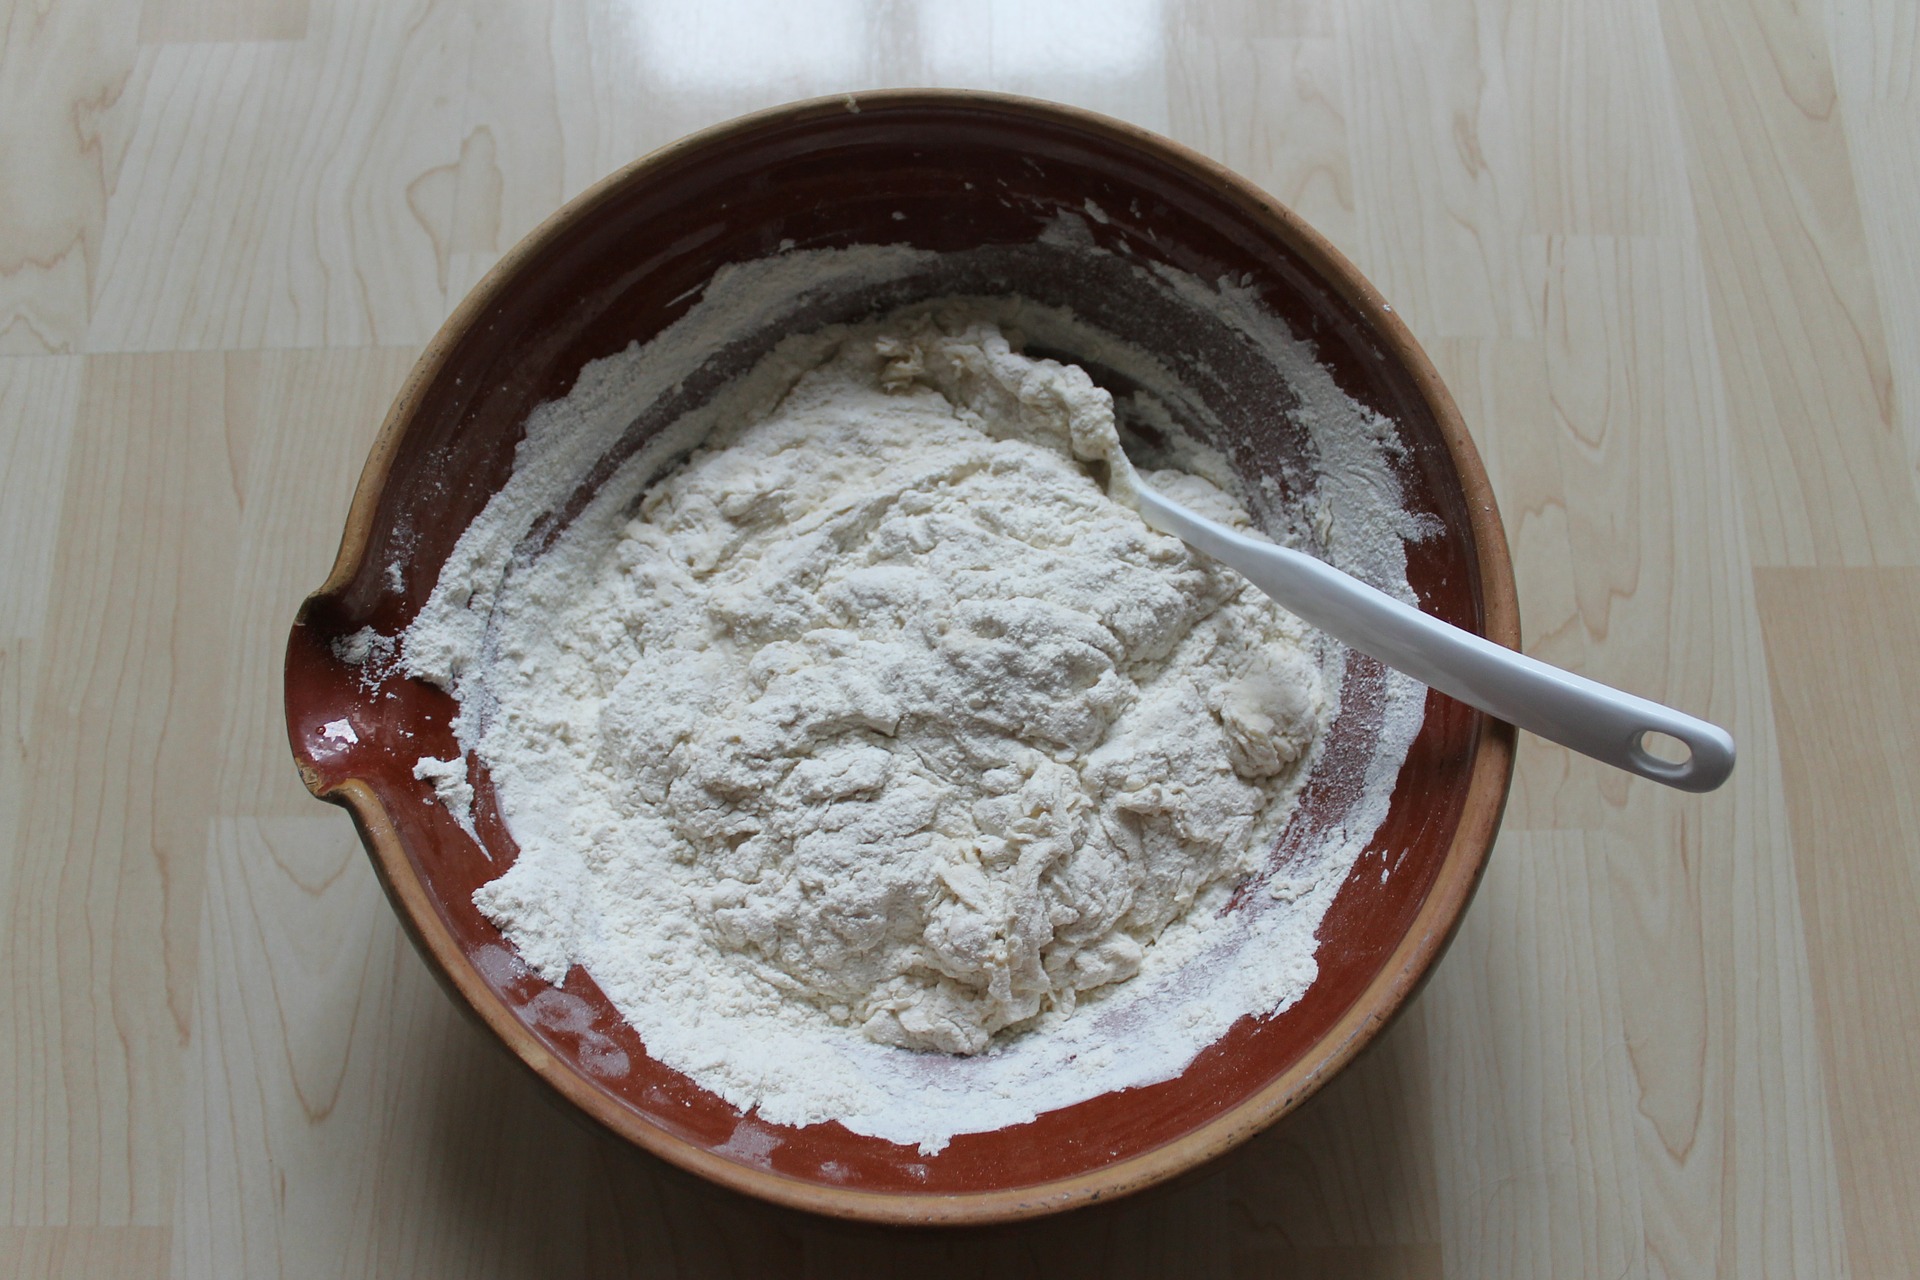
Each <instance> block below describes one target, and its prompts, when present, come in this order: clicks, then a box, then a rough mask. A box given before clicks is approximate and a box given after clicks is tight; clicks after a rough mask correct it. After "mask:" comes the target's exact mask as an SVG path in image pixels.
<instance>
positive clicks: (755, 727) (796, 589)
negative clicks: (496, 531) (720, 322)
mask: <svg viewBox="0 0 1920 1280" xmlns="http://www.w3.org/2000/svg"><path fill="white" fill-rule="evenodd" d="M815 358H816V359H817V363H814V364H812V366H811V367H807V368H805V369H804V370H803V371H800V372H799V373H798V376H797V378H795V379H794V380H792V382H791V385H790V386H789V387H788V389H786V391H785V393H784V395H782V396H780V397H779V398H778V400H777V403H776V404H775V405H774V407H773V408H772V409H771V411H770V412H766V413H764V415H763V416H755V417H750V418H748V419H747V420H744V421H734V422H722V423H720V424H719V425H718V426H717V427H716V428H715V432H714V434H713V436H712V437H711V438H710V439H709V440H708V442H707V444H706V445H705V446H703V447H702V448H700V449H699V450H697V451H696V452H695V453H694V454H693V455H692V456H691V457H690V458H688V459H687V460H686V461H685V462H684V463H683V464H682V465H680V466H679V467H677V468H676V469H674V470H673V471H672V472H671V473H670V474H668V475H666V476H665V477H664V478H662V479H660V480H659V481H658V482H657V483H655V484H653V485H652V486H651V487H650V488H649V489H647V490H646V492H645V494H644V496H643V497H642V498H641V500H640V502H639V504H638V509H637V510H636V511H633V512H632V513H631V514H630V516H629V517H628V518H626V519H624V521H623V522H622V523H620V524H619V525H618V527H617V531H616V532H611V533H609V534H608V535H607V536H606V537H605V538H603V539H602V540H601V541H600V542H599V543H598V544H596V545H595V547H594V548H593V553H592V554H577V555H575V556H573V557H571V558H566V557H562V559H564V560H565V565H564V569H565V572H564V573H561V574H559V575H557V576H556V575H555V574H553V573H551V572H550V573H549V574H548V575H547V580H546V581H544V582H540V581H530V582H529V583H528V584H526V585H527V587H528V588H530V589H529V590H528V591H526V592H525V593H524V598H523V599H521V600H520V601H519V603H518V606H517V612H518V614H519V616H518V617H517V618H516V617H514V616H509V617H507V618H506V619H505V623H504V625H498V626H497V627H496V632H497V650H498V652H497V654H496V656H495V658H494V660H493V663H492V666H491V667H490V669H489V671H488V674H487V682H488V685H489V688H490V692H491V694H492V698H493V700H494V703H495V705H494V709H493V713H492V719H491V723H490V725H489V726H488V728H487V730H486V733H485V735H484V737H483V738H482V741H481V744H480V745H481V754H482V756H483V757H484V758H486V759H487V760H488V761H489V762H490V763H492V764H493V766H494V770H495V775H496V779H498V780H499V782H500V791H501V794H502V797H503V800H504V801H505V802H506V803H507V804H508V806H509V808H511V805H512V802H513V799H514V794H513V793H514V775H515V774H516V773H517V774H518V775H520V776H521V777H525V778H528V779H531V778H533V777H535V776H537V775H538V774H540V773H541V772H543V771H548V770H552V769H554V768H560V769H564V770H566V771H568V772H571V773H572V774H573V775H574V776H575V780H576V781H577V782H579V783H583V784H584V785H585V788H586V789H587V790H588V791H589V792H591V793H592V794H593V795H594V796H595V797H596V798H597V799H598V800H599V801H600V804H599V806H598V807H597V809H596V811H595V812H593V813H592V814H591V815H589V814H584V813H583V814H580V815H576V817H577V819H579V820H581V823H582V827H583V829H581V830H580V831H579V832H578V835H579V837H580V838H579V839H578V840H577V841H576V847H575V850H574V851H573V853H572V854H571V855H570V856H569V857H568V858H567V859H566V860H565V865H566V871H567V874H568V875H569V876H571V877H574V878H575V883H573V884H571V885H570V886H568V888H567V889H566V891H565V894H564V903H561V902H557V901H556V900H555V895H554V894H553V893H551V892H548V891H547V890H548V888H550V887H552V885H553V881H554V869H553V867H552V866H551V865H548V864H547V862H546V861H545V860H543V859H537V858H528V857H525V856H523V857H522V859H521V860H520V861H519V862H518V863H516V864H515V866H514V867H513V868H512V869H511V870H510V871H508V872H507V873H506V874H505V875H504V876H503V877H501V878H500V879H499V880H496V881H494V882H493V883H491V884H488V885H486V886H484V887H483V888H482V889H481V890H480V891H479V893H478V894H477V895H476V899H475V900H476V902H477V903H478V904H479V905H480V907H481V909H482V910H483V911H485V912H486V913H487V914H488V915H490V916H492V917H493V918H494V920H495V921H496V922H497V923H499V924H500V925H501V927H502V928H503V930H504V931H505V932H506V933H507V935H508V936H509V937H510V938H512V939H513V940H514V941H515V942H516V944H517V946H518V948H519V950H520V951H521V953H522V954H523V955H524V956H525V957H526V958H527V959H528V961H529V962H530V963H532V964H534V965H535V966H536V967H537V968H538V969H539V970H540V971H541V972H542V973H543V974H544V975H545V976H547V977H548V978H550V979H551V980H555V981H558V980H559V979H560V978H561V977H563V976H564V973H565V971H566V970H567V968H568V967H570V966H571V965H573V964H576V963H582V962H585V963H586V964H587V965H588V968H589V971H590V972H595V973H596V977H600V978H601V980H602V982H603V983H605V982H606V981H607V979H606V977H605V976H604V975H602V974H600V973H599V972H598V970H599V968H600V966H599V965H598V964H596V963H595V954H594V953H595V952H602V953H604V952H607V951H615V950H618V949H619V948H620V947H621V946H623V945H625V942H623V938H624V939H627V940H630V941H631V944H632V946H633V947H634V948H636V949H638V950H639V951H643V952H644V951H646V950H648V949H652V950H655V951H658V950H660V949H661V948H663V947H664V948H675V949H678V950H679V951H682V952H685V953H687V955H688V956H691V955H693V953H698V958H697V960H695V961H693V962H691V963H687V964H685V965H684V966H683V967H688V968H692V967H708V968H720V969H725V970H727V971H728V972H729V975H730V977H729V984H730V985H731V986H732V987H733V988H734V990H733V991H732V995H731V997H730V998H734V999H759V1000H763V1001H771V1002H773V1003H774V1004H777V1005H784V1006H787V1007H789V1008H791V1009H792V1010H793V1011H794V1016H796V1017H820V1016H824V1017H825V1018H826V1019H827V1020H829V1021H830V1022H832V1023H834V1024H838V1025H841V1026H843V1027H846V1028H848V1029H850V1030H853V1029H857V1031H858V1033H860V1034H863V1035H864V1036H865V1037H866V1038H868V1039H870V1040H873V1041H877V1042H879V1043H882V1044H886V1045H894V1046H901V1047H905V1048H910V1049H921V1050H938V1051H942V1052H945V1053H949V1054H977V1053H980V1052H982V1051H983V1050H985V1049H987V1048H988V1047H989V1045H990V1044H991V1043H993V1038H994V1036H995V1035H996V1033H999V1032H1003V1031H1005V1030H1007V1029H1009V1028H1024V1027H1029V1026H1033V1025H1037V1024H1042V1023H1046V1022H1048V1021H1049V1020H1051V1021H1059V1020H1061V1019H1064V1018H1066V1017H1067V1016H1069V1015H1071V1013H1072V1011H1073V1010H1074V1007H1075V1005H1076V1002H1077V1001H1078V1000H1080V999H1081V998H1083V997H1084V996H1085V995H1086V994H1087V993H1089V992H1092V991H1096V990H1098V989H1099V988H1103V987H1106V986H1108V985H1109V984H1113V983H1118V982H1123V981H1125V980H1126V979H1128V978H1130V977H1132V976H1133V975H1134V973H1135V972H1136V971H1137V970H1138V969H1139V967H1140V965H1141V962H1142V958H1143V956H1144V955H1145V954H1146V952H1147V950H1148V949H1149V948H1151V947H1152V946H1153V944H1154V942H1155V939H1156V938H1157V937H1158V936H1159V935H1160V934H1161V932H1162V931H1163V930H1164V929H1165V928H1166V927H1167V926H1168V925H1169V924H1170V923H1171V922H1173V921H1175V920H1176V919H1178V918H1179V917H1181V916H1182V915H1183V914H1184V913H1186V912H1187V911H1188V910H1189V909H1190V908H1192V907H1193V904H1194V903H1195V901H1196V899H1198V898H1200V897H1202V896H1203V895H1206V894H1207V893H1208V892H1209V891H1210V890H1211V891H1214V892H1215V893H1217V892H1218V891H1219V890H1220V888H1221V887H1222V886H1224V885H1229V884H1231V882H1233V881H1235V880H1237V879H1239V878H1240V877H1242V876H1243V875H1245V874H1246V873H1247V872H1248V871H1250V870H1252V869H1253V867H1254V865H1255V859H1257V858H1258V857H1259V856H1260V855H1261V854H1263V853H1264V851H1265V848H1266V846H1267V843H1268V842H1270V840H1271V837H1272V836H1273V834H1274V833H1275V831H1276V829H1277V824H1278V823H1279V822H1280V821H1281V820H1283V819H1284V816H1285V812H1286V810H1287V808H1288V803H1289V801H1290V800H1291V798H1292V796H1293V793H1294V790H1295V789H1296V783H1297V779H1298V777H1299V775H1300V772H1301V770H1300V768H1299V766H1300V763H1301V761H1302V760H1303V758H1304V757H1305V756H1307V755H1308V754H1309V753H1310V752H1311V750H1312V746H1313V743H1314V741H1315V737H1316V735H1317V733H1318V732H1319V730H1320V728H1321V726H1322V725H1323V724H1324V723H1325V721H1326V718H1327V717H1328V715H1329V713H1330V710H1331V706H1330V701H1331V700H1330V696H1329V693H1328V691H1327V690H1326V689H1325V688H1324V687H1323V680H1322V675H1321V671H1320V668H1319V666H1318V664H1317V662H1316V659H1315V654H1314V650H1313V647H1312V644H1311V639H1310V636H1309V634H1308V633H1307V631H1306V630H1305V628H1304V627H1303V626H1302V625H1301V624H1300V623H1299V622H1297V621H1296V620H1295V619H1293V618H1292V617H1291V616H1289V615H1287V614H1286V613H1284V612H1283V611H1282V610H1280V609H1279V608H1278V607H1277V606H1276V605H1274V604H1273V603H1272V602H1271V601H1269V600H1267V599H1266V598H1265V597H1264V596H1262V595H1260V594H1259V593H1258V592H1257V591H1255V590H1253V589H1252V588H1250V587H1248V586H1247V585H1246V584H1245V583H1244V582H1243V581H1242V580H1241V579H1239V578H1238V577H1237V576H1236V575H1234V574H1233V573H1231V572H1230V571H1228V570H1225V569H1223V568H1221V567H1219V566H1217V565H1214V564H1212V563H1211V562H1209V561H1207V560H1205V559H1204V558H1203V557H1201V556H1199V555H1197V554H1195V553H1193V552H1192V551H1190V550H1188V549H1187V547H1186V546H1185V545H1184V544H1183V543H1181V542H1179V541H1178V540H1177V539H1173V538H1169V537H1166V536H1163V535H1161V534H1158V533H1155V532H1153V531H1151V530H1149V529H1148V528H1147V526H1146V525H1145V524H1144V523H1143V522H1142V521H1141V520H1140V518H1139V517H1138V516H1137V515H1136V514H1135V513H1134V512H1133V511H1132V510H1131V509H1130V508H1127V507H1125V506H1123V505H1121V504H1120V503H1118V502H1116V501H1114V499H1113V498H1111V497H1109V496H1108V494H1107V493H1106V491H1105V490H1104V489H1103V488H1102V485H1101V483H1100V479H1099V476H1098V475H1097V474H1095V471H1096V468H1090V467H1089V466H1088V465H1087V464H1089V463H1096V464H1105V462H1106V460H1107V459H1108V458H1109V457H1111V456H1114V454H1115V452H1116V451H1117V449H1118V437H1117V434H1116V431H1115V427H1114V410H1113V403H1112V400H1111V397H1109V396H1108V394H1107V393H1106V392H1105V391H1103V390H1101V389H1100V388H1099V387H1097V386H1095V385H1094V384H1093V382H1092V381H1091V380H1090V379H1089V378H1088V377H1087V375H1086V374H1085V373H1084V372H1082V371H1081V370H1079V369H1077V368H1074V367H1072V366H1066V365H1061V364H1057V363H1055V362H1052V361H1049V360H1039V359H1032V358H1029V357H1027V356H1024V355H1021V354H1019V353H1018V352H1017V351H1016V350H1015V349H1014V348H1013V346H1012V345H1011V344H1010V343H1009V341H1008V339H1007V338H1006V337H1005V336H1004V335H1003V334H1002V333H1001V332H1000V330H999V329H998V328H996V327H995V326H993V325H992V324H988V323H979V322H976V323H971V324H961V325H951V324H950V325H949V326H948V327H946V328H942V327H941V326H940V325H937V324H935V323H934V322H933V321H932V320H931V319H928V318H926V317H924V316H923V317H919V318H917V319H916V320H914V321H912V322H911V323H909V324H907V325H906V326H905V327H904V328H901V329H893V330H883V331H873V330H865V331H862V330H854V331H851V332H848V333H846V334H844V335H843V336H841V337H840V338H839V339H838V340H837V341H834V342H831V343H828V344H826V345H825V347H824V349H816V351H815ZM1165 479H1166V481H1168V482H1171V483H1174V484H1176V485H1177V487H1178V488H1179V490H1180V494H1181V497H1182V499H1183V500H1185V501H1188V502H1189V503H1192V504H1194V505H1199V506H1202V507H1204V508H1207V509H1209V511H1210V513H1211V514H1213V515H1215V516H1216V517H1218V518H1223V519H1227V520H1230V521H1233V522H1234V523H1236V524H1239V525H1242V526H1245V525H1246V524H1247V518H1246V516H1245V515H1244V513H1243V512H1241V511H1240V509H1239V508H1238V506H1237V505H1236V504H1235V503H1234V502H1233V500H1232V499H1230V498H1229V497H1228V496H1227V495H1225V494H1223V493H1221V492H1220V491H1219V490H1218V489H1215V488H1214V487H1213V486H1211V485H1208V484H1206V482H1204V481H1199V480H1196V479H1194V478H1192V477H1188V476H1185V475H1178V476H1175V475H1173V474H1169V475H1167V476H1166V477H1165ZM535 577H538V575H535ZM510 594H511V593H509V595H510ZM503 607H505V608H506V609H507V611H508V612H509V614H510V615H511V614H513V613H514V612H516V608H515V602H514V601H513V600H512V599H503V601H502V602H501V603H500V604H498V605H496V610H499V609H501V608H503ZM503 763H504V764H505V765H506V766H507V768H506V769H505V770H502V768H501V766H502V764H503ZM503 773H504V774H505V776H504V777H503V776H502V774H503ZM512 816H513V815H512V814H511V812H510V813H509V818H510V820H511V818H512ZM666 900H670V901H666ZM663 920H664V921H670V922H671V924H670V926H669V929H668V936H665V937H663V936H662V934H661V928H660V925H661V922H662V921H663ZM709 981H710V982H711V981H712V979H711V978H709ZM742 984H744V986H745V987H746V988H748V991H747V992H746V993H745V994H744V995H743V994H742V992H741V991H740V990H739V987H740V986H741V985H742Z"/></svg>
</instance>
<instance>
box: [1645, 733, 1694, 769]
mask: <svg viewBox="0 0 1920 1280" xmlns="http://www.w3.org/2000/svg"><path fill="white" fill-rule="evenodd" d="M1637 745H1638V746H1639V748H1640V751H1641V753H1642V754H1643V755H1646V756H1648V757H1649V758H1651V759H1653V760H1655V761H1657V762H1659V763H1660V764H1665V765H1683V764H1685V763H1687V762H1688V761H1689V760H1691V759H1693V748H1692V747H1689V746H1688V745H1687V744H1686V743H1685V742H1683V741H1681V740H1680V739H1679V738H1676V737H1674V736H1673V735H1672V734H1670V733H1661V732H1660V731H1659V730H1658V729H1648V730H1647V731H1646V732H1645V733H1643V734H1641V735H1640V737H1639V740H1638V743H1637Z"/></svg>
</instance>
